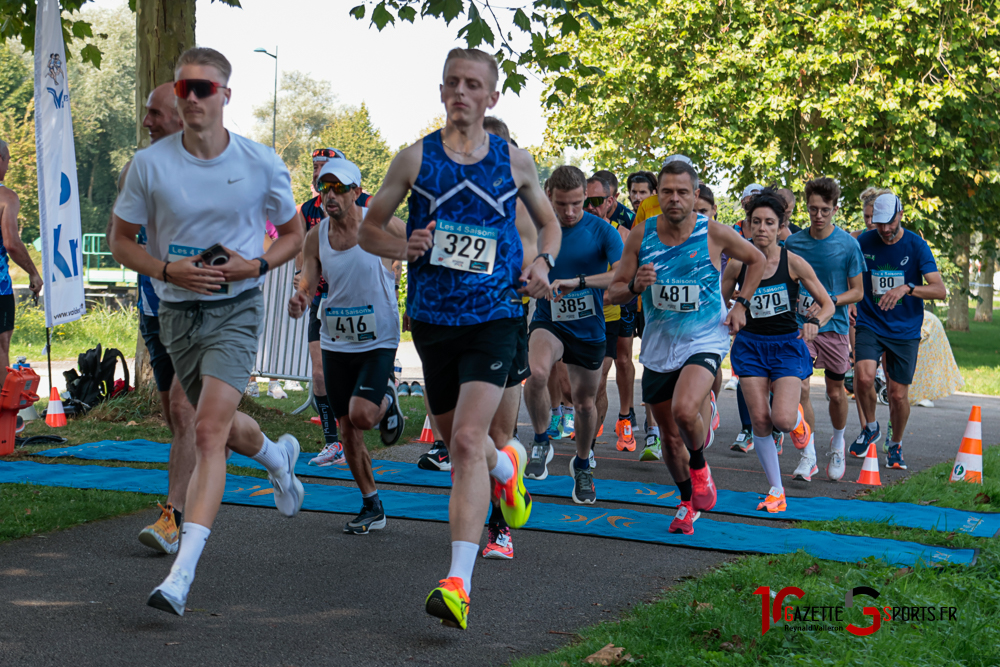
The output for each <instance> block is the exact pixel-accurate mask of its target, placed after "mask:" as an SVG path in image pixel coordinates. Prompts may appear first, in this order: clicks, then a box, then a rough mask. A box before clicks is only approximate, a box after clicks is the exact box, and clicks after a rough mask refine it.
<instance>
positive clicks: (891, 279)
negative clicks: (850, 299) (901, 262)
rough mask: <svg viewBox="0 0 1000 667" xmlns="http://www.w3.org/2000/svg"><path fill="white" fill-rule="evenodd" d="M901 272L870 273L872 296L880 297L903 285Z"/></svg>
mask: <svg viewBox="0 0 1000 667" xmlns="http://www.w3.org/2000/svg"><path fill="white" fill-rule="evenodd" d="M903 280H904V278H903V272H902V271H872V294H875V295H876V296H881V295H883V294H885V293H886V292H888V291H889V290H892V289H895V288H897V287H899V286H901V285H902V284H903Z"/></svg>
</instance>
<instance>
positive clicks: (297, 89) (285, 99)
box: [250, 70, 339, 170]
mask: <svg viewBox="0 0 1000 667" xmlns="http://www.w3.org/2000/svg"><path fill="white" fill-rule="evenodd" d="M267 99H268V101H267V102H265V103H261V104H259V105H258V106H255V107H254V108H253V117H254V120H255V121H256V122H255V124H254V127H253V130H252V132H251V135H250V136H251V137H252V138H253V139H254V141H258V142H260V143H262V144H264V145H265V146H270V145H271V136H272V121H273V117H272V113H273V109H274V103H273V101H272V99H271V98H270V97H268V98H267ZM338 109H339V105H338V104H337V96H336V95H335V94H334V93H333V89H332V87H331V86H330V82H329V81H321V80H318V79H314V78H312V77H311V76H309V75H308V74H305V73H303V72H299V71H297V70H293V71H291V72H282V73H281V79H280V83H279V85H278V123H277V128H276V131H275V133H274V134H275V151H276V152H277V153H278V155H280V156H281V157H282V159H284V161H285V164H286V165H288V167H289V169H290V170H291V169H292V168H297V167H298V165H299V162H300V159H301V158H302V155H303V154H308V153H311V152H312V150H313V149H315V148H319V133H320V131H321V130H322V129H323V128H324V127H326V126H327V125H329V124H330V123H331V122H333V119H334V118H335V117H336V114H337V111H338ZM311 169H312V167H311V162H310V170H311Z"/></svg>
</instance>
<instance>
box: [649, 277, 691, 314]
mask: <svg viewBox="0 0 1000 667" xmlns="http://www.w3.org/2000/svg"><path fill="white" fill-rule="evenodd" d="M651 289H652V290H653V306H655V307H656V308H657V309H658V310H671V311H674V312H675V313H693V312H694V311H696V310H698V308H699V305H700V296H701V287H700V286H699V285H698V283H697V282H696V281H694V280H671V281H670V282H669V283H663V284H656V285H653V287H652V288H651Z"/></svg>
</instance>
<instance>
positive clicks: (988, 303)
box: [975, 250, 997, 322]
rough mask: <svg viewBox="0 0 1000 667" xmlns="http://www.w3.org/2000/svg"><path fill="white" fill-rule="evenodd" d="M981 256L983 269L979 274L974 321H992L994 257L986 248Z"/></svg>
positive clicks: (995, 265) (995, 264)
mask: <svg viewBox="0 0 1000 667" xmlns="http://www.w3.org/2000/svg"><path fill="white" fill-rule="evenodd" d="M984 254H988V255H989V256H988V257H984V258H983V260H982V261H983V271H982V273H981V274H980V276H979V299H980V301H979V303H978V304H977V305H976V317H975V320H976V322H992V321H993V274H994V273H995V272H996V268H997V263H996V257H995V256H994V254H993V252H992V250H988V251H987V253H984Z"/></svg>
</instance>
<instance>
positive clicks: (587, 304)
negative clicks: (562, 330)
mask: <svg viewBox="0 0 1000 667" xmlns="http://www.w3.org/2000/svg"><path fill="white" fill-rule="evenodd" d="M594 314H595V310H594V293H593V292H591V291H590V290H577V291H576V292H570V293H569V294H567V295H566V296H564V297H563V298H561V299H559V300H558V301H553V302H552V320H553V321H554V322H572V321H574V320H582V319H583V318H585V317H593V316H594Z"/></svg>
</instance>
